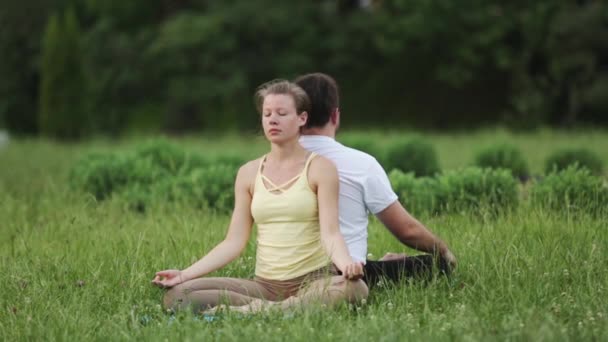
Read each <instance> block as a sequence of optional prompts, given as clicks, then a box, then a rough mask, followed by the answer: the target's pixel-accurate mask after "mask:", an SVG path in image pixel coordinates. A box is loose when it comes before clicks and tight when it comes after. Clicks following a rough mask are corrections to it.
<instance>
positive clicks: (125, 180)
mask: <svg viewBox="0 0 608 342" xmlns="http://www.w3.org/2000/svg"><path fill="white" fill-rule="evenodd" d="M168 176H170V174H169V173H168V172H167V171H166V170H164V169H162V168H160V167H158V165H157V164H155V163H154V162H153V161H152V160H150V159H137V158H133V157H132V156H125V155H121V154H92V155H89V156H87V157H85V158H83V159H81V160H80V161H79V162H78V163H76V165H75V166H74V167H73V168H72V170H71V173H70V183H71V184H72V186H73V187H74V188H76V189H79V190H82V191H84V192H88V193H90V194H92V195H94V196H95V198H97V199H98V200H103V199H105V198H107V197H109V196H110V195H111V194H112V193H114V192H119V191H122V190H123V188H125V187H132V186H135V185H137V186H148V185H150V184H154V183H156V182H158V181H159V180H161V179H164V178H166V177H168Z"/></svg>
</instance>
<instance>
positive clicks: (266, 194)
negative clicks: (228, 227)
mask: <svg viewBox="0 0 608 342" xmlns="http://www.w3.org/2000/svg"><path fill="white" fill-rule="evenodd" d="M315 155H316V154H314V153H311V155H310V156H309V157H308V159H307V160H306V165H305V166H304V170H302V172H301V173H300V174H298V175H297V176H296V177H294V178H293V179H291V180H290V181H287V182H285V183H284V185H286V186H289V185H290V184H291V186H289V187H288V188H287V189H284V188H285V186H278V187H277V186H275V185H274V184H273V183H272V182H271V181H270V180H269V179H268V178H265V177H264V175H262V166H263V164H264V162H265V160H266V157H264V159H263V160H262V162H261V163H260V167H259V168H258V173H257V176H256V179H255V185H254V189H253V198H252V201H251V215H252V216H253V219H254V221H255V223H256V225H257V230H258V232H257V233H258V234H257V252H256V265H255V274H256V276H259V277H262V278H266V279H272V280H289V279H293V278H297V277H299V276H302V275H305V274H307V273H310V272H312V271H315V270H318V269H320V268H322V267H324V266H327V265H328V264H329V257H328V256H327V254H326V253H325V250H324V249H323V246H322V245H321V229H320V226H319V209H318V203H317V195H316V194H315V193H314V192H313V191H312V190H311V189H310V186H309V185H308V176H307V175H308V165H310V161H311V160H312V159H313V158H314V157H315ZM262 177H264V178H265V179H266V183H267V184H270V185H272V186H273V188H272V189H267V188H266V185H265V184H264V181H263V180H262ZM294 179H296V180H295V182H294ZM275 190H279V191H280V192H278V193H276V192H275V193H273V192H272V191H275Z"/></svg>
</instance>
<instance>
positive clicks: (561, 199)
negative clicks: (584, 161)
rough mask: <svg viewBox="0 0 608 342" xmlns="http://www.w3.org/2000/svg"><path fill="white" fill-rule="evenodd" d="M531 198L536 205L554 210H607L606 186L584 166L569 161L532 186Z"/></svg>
mask: <svg viewBox="0 0 608 342" xmlns="http://www.w3.org/2000/svg"><path fill="white" fill-rule="evenodd" d="M530 196H531V200H532V203H533V204H535V205H536V206H539V207H542V208H547V209H551V210H557V211H563V210H564V209H565V210H568V211H573V212H586V213H590V214H594V215H599V214H601V213H606V209H607V206H608V188H607V187H606V185H605V184H604V182H603V180H602V179H601V178H600V177H597V176H594V175H592V174H591V172H590V171H589V170H588V169H586V168H581V167H578V166H577V165H571V166H569V167H567V168H566V169H565V170H562V171H557V170H555V171H553V172H551V173H550V174H549V175H547V177H545V178H544V179H542V180H541V181H539V182H538V183H536V184H535V185H534V186H533V187H532V189H531V193H530Z"/></svg>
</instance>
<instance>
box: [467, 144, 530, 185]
mask: <svg viewBox="0 0 608 342" xmlns="http://www.w3.org/2000/svg"><path fill="white" fill-rule="evenodd" d="M475 165H476V166H479V167H481V168H492V169H507V170H511V173H513V175H514V176H515V177H517V178H519V179H520V180H527V179H528V178H529V177H530V171H529V169H528V163H526V160H525V159H524V157H523V155H522V153H521V151H519V150H518V149H517V148H516V147H515V146H512V145H507V144H500V145H494V146H490V147H487V148H485V149H484V150H482V151H480V152H479V153H478V154H477V155H476V156H475Z"/></svg>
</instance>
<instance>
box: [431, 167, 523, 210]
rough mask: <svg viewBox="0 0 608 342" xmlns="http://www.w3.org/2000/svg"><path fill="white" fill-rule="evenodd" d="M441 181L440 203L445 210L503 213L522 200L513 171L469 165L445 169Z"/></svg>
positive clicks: (438, 195) (438, 194)
mask: <svg viewBox="0 0 608 342" xmlns="http://www.w3.org/2000/svg"><path fill="white" fill-rule="evenodd" d="M437 182H438V186H437V188H438V191H437V203H438V204H439V208H440V210H441V211H443V212H451V213H454V212H462V211H479V210H484V209H487V210H490V211H491V212H502V211H508V210H510V209H512V208H514V207H516V206H517V204H518V203H519V191H518V182H517V180H516V179H515V178H514V177H513V175H512V174H511V172H510V171H509V170H504V169H482V168H478V167H468V168H464V169H462V170H450V171H447V172H444V173H443V174H441V175H439V176H437Z"/></svg>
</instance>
